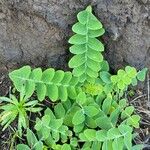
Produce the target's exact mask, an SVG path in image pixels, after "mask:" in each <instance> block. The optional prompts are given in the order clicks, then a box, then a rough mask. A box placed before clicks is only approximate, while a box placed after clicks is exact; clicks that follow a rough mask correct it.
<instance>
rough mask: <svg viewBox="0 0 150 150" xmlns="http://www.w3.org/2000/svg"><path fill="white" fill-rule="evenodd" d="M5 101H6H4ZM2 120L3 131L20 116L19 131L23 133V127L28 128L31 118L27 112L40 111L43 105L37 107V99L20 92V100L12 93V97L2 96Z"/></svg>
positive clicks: (0, 106)
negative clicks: (29, 97)
mask: <svg viewBox="0 0 150 150" xmlns="http://www.w3.org/2000/svg"><path fill="white" fill-rule="evenodd" d="M3 102H5V103H3ZM0 104H1V105H0V110H2V112H1V114H0V122H1V125H2V126H4V127H3V131H4V130H5V129H6V128H7V127H8V126H9V125H10V124H11V123H12V122H13V121H14V120H15V119H16V118H18V131H19V133H20V135H22V127H23V128H25V129H26V128H27V127H28V124H29V120H28V119H29V118H28V115H27V112H39V111H41V110H42V108H41V107H35V106H36V105H37V104H38V101H37V100H32V101H30V99H27V98H26V97H25V96H24V95H23V94H22V93H20V98H19V100H18V99H17V98H16V97H15V96H14V95H10V98H7V97H0Z"/></svg>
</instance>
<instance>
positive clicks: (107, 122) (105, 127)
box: [0, 6, 147, 150]
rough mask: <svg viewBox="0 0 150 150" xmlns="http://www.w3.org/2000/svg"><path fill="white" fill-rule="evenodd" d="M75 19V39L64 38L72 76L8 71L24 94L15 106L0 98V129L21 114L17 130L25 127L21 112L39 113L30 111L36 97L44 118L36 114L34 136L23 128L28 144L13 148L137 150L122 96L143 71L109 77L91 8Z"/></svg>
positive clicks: (132, 119) (135, 121)
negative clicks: (66, 43) (43, 105)
mask: <svg viewBox="0 0 150 150" xmlns="http://www.w3.org/2000/svg"><path fill="white" fill-rule="evenodd" d="M77 19H78V22H77V23H76V24H75V25H73V27H72V30H73V32H75V35H73V36H72V37H71V38H70V39H69V43H71V44H73V45H72V46H71V47H70V52H71V53H73V54H74V56H73V57H72V58H71V60H70V61H69V67H70V68H73V72H72V73H71V72H64V71H62V70H58V71H55V70H54V69H53V68H49V69H46V70H45V71H42V70H41V68H36V69H33V70H32V69H31V67H30V66H24V67H22V68H20V69H18V70H14V71H12V72H11V73H10V74H9V77H10V79H11V80H12V82H13V84H14V86H15V88H16V90H17V91H18V92H21V93H22V91H24V92H23V93H24V94H23V97H22V99H21V100H20V101H19V102H18V100H16V98H11V99H9V98H2V99H3V101H6V102H7V103H10V104H5V105H4V106H2V107H0V108H3V109H4V112H3V113H2V117H1V118H2V119H3V122H2V125H4V124H6V125H5V127H4V128H6V127H7V126H8V125H7V122H8V123H9V124H10V121H11V122H12V121H13V120H14V119H15V118H16V117H17V114H20V113H21V111H22V110H23V113H22V114H23V115H22V116H23V119H22V118H21V119H20V120H19V121H18V126H19V127H18V128H19V129H20V128H21V127H22V126H23V127H24V128H27V127H28V125H27V123H26V120H27V114H26V111H31V112H36V111H40V110H41V108H34V106H35V105H36V104H37V101H30V102H29V98H30V97H34V96H35V95H36V96H37V98H38V100H39V101H43V100H46V102H45V103H46V104H47V103H50V107H49V106H45V108H46V109H45V111H44V114H43V112H41V114H42V116H38V117H37V118H36V121H35V122H34V121H33V125H32V126H34V131H35V133H33V132H32V131H31V130H30V129H27V135H26V139H27V143H26V144H18V145H17V149H18V150H21V149H25V150H29V149H33V150H42V149H43V150H47V149H54V150H75V149H81V150H124V149H127V150H134V149H137V150H140V149H141V145H136V146H133V143H132V140H133V138H134V136H133V135H134V132H133V131H134V128H139V121H140V117H139V116H138V115H136V114H135V113H134V111H135V110H134V107H133V106H129V104H128V102H127V99H125V98H124V93H125V91H126V90H127V89H128V86H130V85H136V84H137V80H139V81H144V80H145V76H146V72H147V69H146V68H144V69H143V70H141V71H139V72H137V70H136V69H135V68H134V67H130V66H127V67H125V69H124V70H123V69H120V70H118V72H117V75H111V73H110V72H109V65H108V62H107V61H105V60H103V56H102V54H101V53H102V52H103V51H104V46H103V44H102V43H101V42H100V41H99V40H98V39H96V38H97V37H99V36H101V35H103V34H104V29H103V27H102V24H101V23H100V22H99V21H98V19H97V18H96V17H95V16H94V15H93V14H92V8H91V7H90V6H88V7H87V8H86V10H83V11H81V12H79V13H78V15H77ZM34 93H35V94H34ZM47 100H49V101H47ZM20 103H21V105H20ZM45 103H44V104H45ZM20 106H21V110H19V109H18V108H20ZM18 110H19V111H18ZM10 114H11V117H10ZM12 114H14V117H12ZM20 116H21V115H19V117H20ZM22 116H21V117H22ZM4 118H6V119H4ZM38 139H39V140H38ZM20 143H22V142H20Z"/></svg>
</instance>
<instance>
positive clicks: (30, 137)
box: [17, 128, 46, 150]
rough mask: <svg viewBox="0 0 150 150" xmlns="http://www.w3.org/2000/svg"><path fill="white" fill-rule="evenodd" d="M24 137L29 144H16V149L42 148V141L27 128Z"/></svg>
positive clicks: (38, 149) (40, 149) (36, 149)
mask: <svg viewBox="0 0 150 150" xmlns="http://www.w3.org/2000/svg"><path fill="white" fill-rule="evenodd" d="M26 137H27V143H28V145H29V146H28V145H26V144H18V145H17V150H31V149H32V150H42V149H43V148H44V145H43V142H42V141H41V140H38V139H37V137H36V136H35V134H34V133H33V132H32V131H31V130H30V129H29V128H27V135H26ZM45 150H46V149H45Z"/></svg>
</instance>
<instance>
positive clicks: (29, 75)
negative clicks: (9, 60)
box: [9, 66, 78, 101]
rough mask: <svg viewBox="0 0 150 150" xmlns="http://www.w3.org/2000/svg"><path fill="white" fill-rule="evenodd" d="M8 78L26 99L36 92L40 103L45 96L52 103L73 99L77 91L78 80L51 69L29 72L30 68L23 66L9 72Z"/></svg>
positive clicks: (38, 69)
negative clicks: (22, 92)
mask: <svg viewBox="0 0 150 150" xmlns="http://www.w3.org/2000/svg"><path fill="white" fill-rule="evenodd" d="M9 77H10V79H11V80H12V81H13V83H14V85H15V88H16V89H17V90H18V91H19V92H21V89H22V88H24V89H25V95H26V97H31V96H32V94H33V93H34V91H36V93H37V97H38V99H39V100H40V101H42V100H44V98H45V97H46V96H48V97H49V98H50V99H51V100H52V101H56V100H58V99H61V100H62V101H66V100H67V98H68V97H70V98H74V97H75V96H76V94H77V93H76V92H77V90H78V88H76V85H77V84H78V78H76V77H74V76H72V74H71V72H64V71H62V70H58V71H55V70H54V69H52V68H49V69H46V70H45V71H43V72H42V70H41V68H36V69H33V70H31V67H30V66H24V67H22V68H20V69H18V70H15V71H13V72H11V73H10V74H9Z"/></svg>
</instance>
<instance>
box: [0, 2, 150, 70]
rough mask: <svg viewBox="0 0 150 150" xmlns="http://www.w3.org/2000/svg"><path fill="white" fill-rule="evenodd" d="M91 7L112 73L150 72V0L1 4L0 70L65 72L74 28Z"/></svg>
mask: <svg viewBox="0 0 150 150" xmlns="http://www.w3.org/2000/svg"><path fill="white" fill-rule="evenodd" d="M89 4H91V5H92V6H93V12H94V14H95V15H96V16H97V17H98V18H99V19H100V20H101V22H102V23H103V25H104V27H105V29H106V33H105V35H104V36H103V37H102V41H103V43H104V44H105V48H106V50H105V57H106V59H107V60H108V61H109V63H110V65H111V68H112V69H113V70H114V71H115V70H117V69H118V68H121V67H123V66H125V65H128V64H130V65H132V66H135V67H137V69H140V68H143V67H145V66H147V67H149V68H150V16H149V13H150V1H149V0H0V68H4V67H6V68H7V69H9V68H12V67H14V66H15V67H17V66H21V65H24V64H30V65H34V66H46V67H47V66H53V67H56V68H64V67H65V68H66V66H67V62H68V58H69V55H68V48H69V44H68V42H67V41H68V39H69V37H70V36H71V35H72V32H71V26H72V25H73V24H74V23H75V22H76V15H77V13H78V12H79V11H80V10H82V9H84V8H85V7H86V6H87V5H89ZM63 63H64V64H65V65H63Z"/></svg>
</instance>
